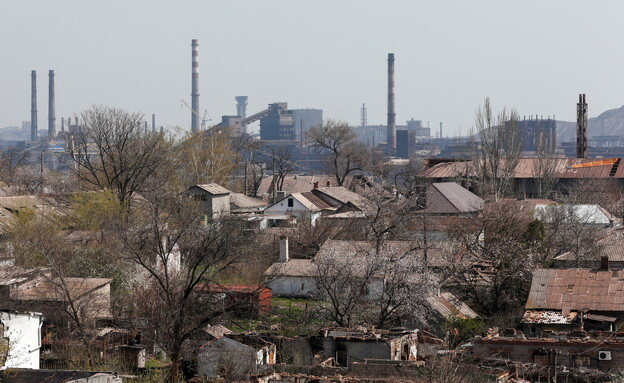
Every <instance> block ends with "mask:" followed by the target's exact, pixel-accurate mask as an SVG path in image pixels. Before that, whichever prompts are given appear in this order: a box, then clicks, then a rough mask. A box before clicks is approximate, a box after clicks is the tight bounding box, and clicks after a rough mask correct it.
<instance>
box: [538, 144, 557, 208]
mask: <svg viewBox="0 0 624 383" xmlns="http://www.w3.org/2000/svg"><path fill="white" fill-rule="evenodd" d="M541 138H543V137H540V139H538V141H537V152H536V158H535V160H534V161H533V174H534V178H533V180H534V183H533V185H534V189H533V197H534V198H549V197H550V195H551V193H552V188H553V186H554V185H555V183H556V182H557V180H556V179H555V169H556V167H557V159H556V158H555V150H554V145H549V144H548V142H547V141H546V140H545V139H541Z"/></svg>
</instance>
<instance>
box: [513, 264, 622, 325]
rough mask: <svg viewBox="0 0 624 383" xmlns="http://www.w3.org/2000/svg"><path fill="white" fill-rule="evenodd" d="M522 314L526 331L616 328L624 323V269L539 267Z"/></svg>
mask: <svg viewBox="0 0 624 383" xmlns="http://www.w3.org/2000/svg"><path fill="white" fill-rule="evenodd" d="M525 308H526V311H525V313H524V316H523V318H522V321H521V323H522V325H523V331H524V334H525V335H526V336H527V337H540V336H542V334H543V333H544V332H545V331H548V330H555V331H571V330H584V331H588V330H600V331H616V330H617V329H620V328H621V326H623V325H624V270H610V269H609V267H608V261H607V259H605V260H604V262H603V264H602V267H601V268H600V269H537V270H535V271H534V272H533V280H532V282H531V290H530V293H529V297H528V299H527V303H526V306H525Z"/></svg>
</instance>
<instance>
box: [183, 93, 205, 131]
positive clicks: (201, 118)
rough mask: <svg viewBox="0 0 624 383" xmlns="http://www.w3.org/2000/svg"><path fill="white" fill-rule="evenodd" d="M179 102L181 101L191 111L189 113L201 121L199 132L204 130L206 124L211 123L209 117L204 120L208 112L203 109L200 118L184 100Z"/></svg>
mask: <svg viewBox="0 0 624 383" xmlns="http://www.w3.org/2000/svg"><path fill="white" fill-rule="evenodd" d="M180 101H182V104H184V105H186V107H187V108H189V109H190V110H191V112H192V113H193V114H194V115H195V116H197V118H199V119H200V120H201V130H206V122H208V121H212V119H211V118H210V116H208V118H206V115H207V114H208V110H207V109H204V115H203V116H200V115H199V113H197V112H196V111H194V110H193V108H192V107H191V106H190V105H189V104H188V102H186V101H184V99H181V100H180ZM180 107H181V106H180Z"/></svg>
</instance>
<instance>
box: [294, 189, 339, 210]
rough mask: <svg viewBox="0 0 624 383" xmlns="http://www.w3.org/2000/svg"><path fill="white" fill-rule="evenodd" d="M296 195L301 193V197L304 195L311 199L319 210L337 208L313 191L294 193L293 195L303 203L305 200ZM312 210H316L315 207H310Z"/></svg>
mask: <svg viewBox="0 0 624 383" xmlns="http://www.w3.org/2000/svg"><path fill="white" fill-rule="evenodd" d="M296 195H300V196H301V197H303V198H305V199H307V200H308V201H310V203H312V204H313V205H314V206H315V207H316V208H317V210H319V209H321V210H322V209H335V208H334V207H333V206H331V205H330V204H328V203H327V202H325V201H323V200H322V199H320V198H319V197H317V196H315V195H314V194H312V193H311V192H303V193H294V194H293V197H295V198H297V200H298V201H299V202H301V203H303V201H302V200H301V199H300V198H299V197H298V196H296ZM310 210H314V209H310Z"/></svg>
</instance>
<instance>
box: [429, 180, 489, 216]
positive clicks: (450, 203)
mask: <svg viewBox="0 0 624 383" xmlns="http://www.w3.org/2000/svg"><path fill="white" fill-rule="evenodd" d="M484 202H485V201H484V200H483V199H481V198H480V197H479V196H477V195H475V194H473V193H472V192H470V191H468V190H467V189H464V188H463V187H461V186H460V185H459V184H457V183H455V182H440V183H432V184H430V185H427V189H426V192H425V203H424V205H425V209H424V210H423V213H427V214H435V215H474V214H477V213H479V212H480V211H481V210H482V209H483V204H484Z"/></svg>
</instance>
